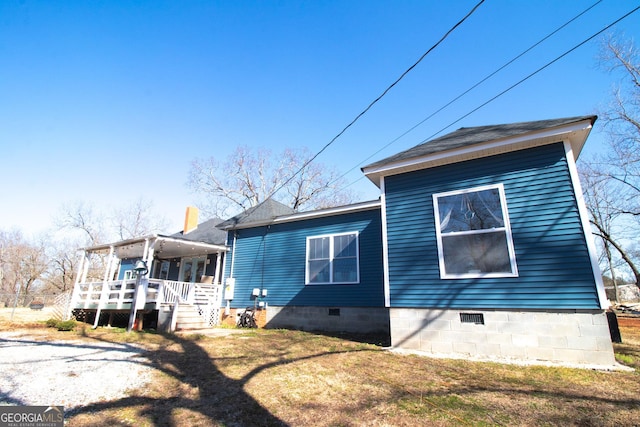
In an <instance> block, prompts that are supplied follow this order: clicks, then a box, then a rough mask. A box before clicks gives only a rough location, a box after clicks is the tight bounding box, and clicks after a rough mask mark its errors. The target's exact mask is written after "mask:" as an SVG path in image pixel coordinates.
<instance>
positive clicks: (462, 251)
mask: <svg viewBox="0 0 640 427" xmlns="http://www.w3.org/2000/svg"><path fill="white" fill-rule="evenodd" d="M442 249H443V253H444V264H445V271H446V274H482V273H511V272H512V271H511V262H510V258H509V250H508V248H507V236H506V233H505V232H504V231H496V232H491V233H478V234H471V235H462V236H459V235H453V236H446V235H445V236H442Z"/></svg>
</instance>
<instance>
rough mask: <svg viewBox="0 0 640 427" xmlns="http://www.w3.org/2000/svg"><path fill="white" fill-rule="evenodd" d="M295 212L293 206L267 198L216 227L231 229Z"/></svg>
mask: <svg viewBox="0 0 640 427" xmlns="http://www.w3.org/2000/svg"><path fill="white" fill-rule="evenodd" d="M292 213H295V210H294V209H293V208H290V207H289V206H286V205H284V204H282V203H280V202H277V201H275V200H273V199H270V198H269V199H267V200H265V201H264V202H262V203H260V204H258V205H256V206H254V207H251V208H249V209H247V210H246V211H244V212H242V213H239V214H238V215H236V216H234V217H233V218H229V219H228V220H226V221H223V222H222V223H220V224H218V225H217V227H218V228H220V229H222V230H232V229H234V228H236V227H237V226H240V225H242V226H246V225H248V224H253V223H264V222H265V221H270V220H272V219H274V218H276V217H279V216H282V215H290V214H292Z"/></svg>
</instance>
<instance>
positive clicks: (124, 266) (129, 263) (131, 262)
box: [118, 258, 140, 280]
mask: <svg viewBox="0 0 640 427" xmlns="http://www.w3.org/2000/svg"><path fill="white" fill-rule="evenodd" d="M139 259H140V258H125V259H122V260H120V271H119V273H118V280H122V279H124V273H125V271H129V270H133V267H134V266H135V264H136V261H137V260H139Z"/></svg>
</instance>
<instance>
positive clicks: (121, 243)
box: [81, 234, 158, 252]
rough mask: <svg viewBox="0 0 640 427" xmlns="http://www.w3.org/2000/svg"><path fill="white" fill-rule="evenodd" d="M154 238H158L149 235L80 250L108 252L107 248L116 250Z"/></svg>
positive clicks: (154, 235)
mask: <svg viewBox="0 0 640 427" xmlns="http://www.w3.org/2000/svg"><path fill="white" fill-rule="evenodd" d="M156 238H158V235H157V234H150V235H148V236H144V237H134V238H132V239H127V240H120V241H119V242H113V243H106V244H104V245H96V246H89V247H86V248H82V249H81V250H83V251H86V252H100V251H104V250H109V248H111V247H114V248H117V247H119V246H127V245H133V244H136V243H144V242H145V241H146V240H153V239H156Z"/></svg>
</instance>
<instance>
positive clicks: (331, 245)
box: [304, 231, 360, 286]
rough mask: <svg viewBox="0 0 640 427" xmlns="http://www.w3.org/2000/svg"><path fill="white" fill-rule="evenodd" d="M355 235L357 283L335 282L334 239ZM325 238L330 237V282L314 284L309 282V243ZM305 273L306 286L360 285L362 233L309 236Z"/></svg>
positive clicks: (351, 232)
mask: <svg viewBox="0 0 640 427" xmlns="http://www.w3.org/2000/svg"><path fill="white" fill-rule="evenodd" d="M352 234H354V235H355V236H356V280H355V282H335V281H334V280H333V260H334V246H333V239H334V237H337V236H347V235H352ZM324 237H329V263H330V265H331V268H330V269H329V277H330V279H329V281H328V282H313V283H311V282H310V281H309V242H310V241H311V240H312V239H321V238H324ZM304 259H305V267H304V270H305V273H304V283H305V285H309V286H315V285H357V284H359V283H360V233H359V232H357V231H348V232H345V233H333V234H319V235H317V236H307V244H306V247H305V255H304Z"/></svg>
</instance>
